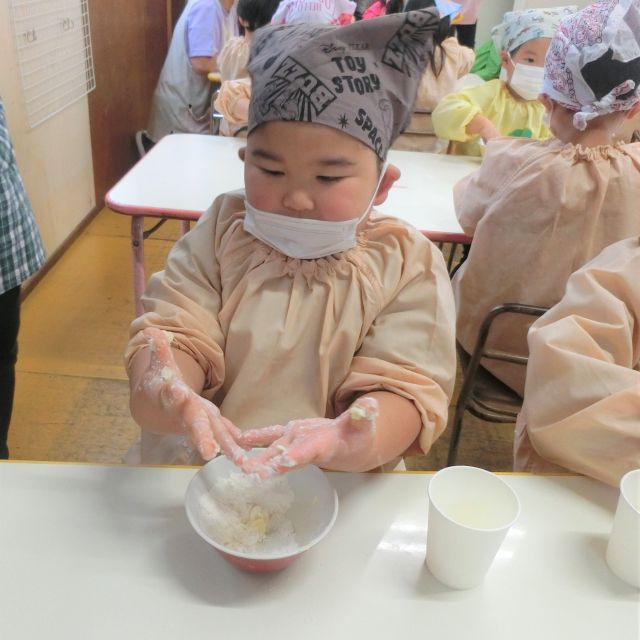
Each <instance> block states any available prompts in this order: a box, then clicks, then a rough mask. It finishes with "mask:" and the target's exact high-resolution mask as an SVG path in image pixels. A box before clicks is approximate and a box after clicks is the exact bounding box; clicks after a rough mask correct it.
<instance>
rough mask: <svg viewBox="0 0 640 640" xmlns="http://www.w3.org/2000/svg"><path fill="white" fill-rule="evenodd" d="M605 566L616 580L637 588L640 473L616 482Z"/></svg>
mask: <svg viewBox="0 0 640 640" xmlns="http://www.w3.org/2000/svg"><path fill="white" fill-rule="evenodd" d="M607 564H608V565H609V568H610V569H611V571H613V573H615V574H616V575H617V576H618V578H620V579H621V580H624V581H625V582H626V583H628V584H630V585H631V586H633V587H638V588H640V469H636V470H635V471H629V473H627V474H625V475H624V476H623V477H622V480H621V481H620V495H619V496H618V506H617V508H616V515H615V518H614V520H613V530H612V532H611V536H610V538H609V544H608V545H607Z"/></svg>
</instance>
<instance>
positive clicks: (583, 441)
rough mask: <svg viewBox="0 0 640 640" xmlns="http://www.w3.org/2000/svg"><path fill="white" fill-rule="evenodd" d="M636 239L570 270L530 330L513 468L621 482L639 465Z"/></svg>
mask: <svg viewBox="0 0 640 640" xmlns="http://www.w3.org/2000/svg"><path fill="white" fill-rule="evenodd" d="M639 327H640V242H639V241H638V238H637V237H635V238H630V239H627V240H624V241H622V242H618V243H616V244H614V245H612V246H610V247H607V249H605V250H604V251H603V252H602V253H601V254H600V255H599V256H598V257H597V258H595V259H594V260H592V261H591V262H590V263H589V264H587V265H585V266H584V267H583V268H582V269H580V270H579V271H578V272H576V273H575V274H574V275H573V276H571V278H570V280H569V282H568V284H567V291H566V293H565V295H564V297H563V298H562V300H561V301H560V302H559V303H558V304H557V305H556V306H555V307H553V309H552V310H551V311H549V312H548V313H546V314H545V315H544V316H543V317H542V318H540V319H539V320H538V321H537V322H536V323H535V324H534V325H533V327H532V328H531V331H530V332H529V349H530V352H531V355H530V360H529V366H528V371H527V383H526V387H525V401H524V406H523V409H522V412H521V413H520V416H519V417H518V423H517V425H516V437H515V467H516V469H518V470H526V471H534V472H545V471H556V470H558V469H559V468H562V469H564V470H567V469H569V470H571V471H574V472H578V473H583V474H586V475H588V476H591V477H593V478H597V479H598V480H602V481H603V482H607V483H608V484H611V485H614V486H617V485H618V483H619V481H620V478H621V477H622V476H623V475H624V474H625V473H626V472H627V471H630V470H631V469H636V468H638V467H640V329H639Z"/></svg>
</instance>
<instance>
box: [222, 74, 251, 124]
mask: <svg viewBox="0 0 640 640" xmlns="http://www.w3.org/2000/svg"><path fill="white" fill-rule="evenodd" d="M241 98H246V99H247V100H250V99H251V79H250V78H240V79H239V80H227V81H225V82H223V83H222V84H221V85H220V90H219V91H218V95H217V96H216V100H215V103H214V107H215V108H216V111H218V112H219V113H221V114H222V117H223V118H224V119H225V121H226V122H227V123H228V124H232V125H246V124H247V121H246V120H244V119H241V118H239V117H238V116H237V115H236V113H235V105H236V103H237V102H238V100H240V99H241Z"/></svg>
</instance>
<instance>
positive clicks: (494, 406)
mask: <svg viewBox="0 0 640 640" xmlns="http://www.w3.org/2000/svg"><path fill="white" fill-rule="evenodd" d="M545 311H547V307H537V306H532V305H527V304H516V303H509V304H501V305H499V306H497V307H494V308H493V309H491V311H489V313H488V314H487V315H486V317H485V318H484V320H483V321H482V324H481V325H480V330H479V332H478V340H477V341H476V344H475V347H474V349H473V353H472V354H471V356H469V355H468V354H467V353H466V352H465V351H464V350H463V349H462V348H461V347H460V345H459V344H458V355H459V357H460V360H461V364H462V367H463V369H464V382H463V384H462V389H461V390H460V396H459V397H458V404H457V406H456V412H455V415H454V418H453V424H452V425H451V442H450V444H449V455H448V457H447V466H448V467H450V466H452V465H454V464H455V462H456V457H457V455H458V444H459V441H460V433H461V431H462V419H463V417H464V413H465V411H469V413H471V414H472V415H474V416H476V417H477V418H480V419H481V420H486V421H488V422H496V423H508V422H515V420H516V417H517V415H518V412H519V411H520V409H521V407H522V398H521V397H520V396H519V395H518V394H517V393H516V392H515V391H513V390H512V389H510V388H509V387H507V386H506V385H505V384H503V383H502V382H500V380H498V379H497V378H495V377H494V376H493V375H491V374H490V373H489V372H488V371H486V370H485V369H484V368H483V367H482V366H480V362H481V361H482V359H483V358H487V359H489V360H500V361H502V362H511V363H514V364H521V365H523V366H526V365H527V360H528V358H527V356H522V355H518V354H514V353H508V352H505V351H498V350H494V349H487V347H486V342H487V337H488V336H489V331H490V330H491V325H492V323H493V321H494V320H495V319H496V318H497V317H498V316H500V315H502V314H505V313H514V314H523V315H529V316H535V317H538V316H541V315H542V314H543V313H545Z"/></svg>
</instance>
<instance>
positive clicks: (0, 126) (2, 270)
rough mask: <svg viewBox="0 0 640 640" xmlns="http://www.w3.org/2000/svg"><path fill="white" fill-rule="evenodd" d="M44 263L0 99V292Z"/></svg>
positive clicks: (21, 279)
mask: <svg viewBox="0 0 640 640" xmlns="http://www.w3.org/2000/svg"><path fill="white" fill-rule="evenodd" d="M43 262H44V249H43V247H42V240H41V239H40V234H39V233H38V228H37V227H36V222H35V219H34V217H33V211H32V210H31V206H30V205H29V200H28V198H27V193H26V191H25V188H24V184H23V182H22V178H21V177H20V173H19V172H18V165H17V163H16V156H15V154H14V152H13V146H12V145H11V140H10V138H9V131H8V129H7V120H6V117H5V112H4V104H3V103H2V99H0V294H2V293H5V292H6V291H9V290H10V289H14V288H15V287H17V286H18V285H20V284H22V283H23V282H24V281H25V280H26V279H27V278H28V277H29V276H30V275H32V274H33V273H34V272H35V271H37V270H38V269H39V268H40V267H41V266H42V263H43Z"/></svg>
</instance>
